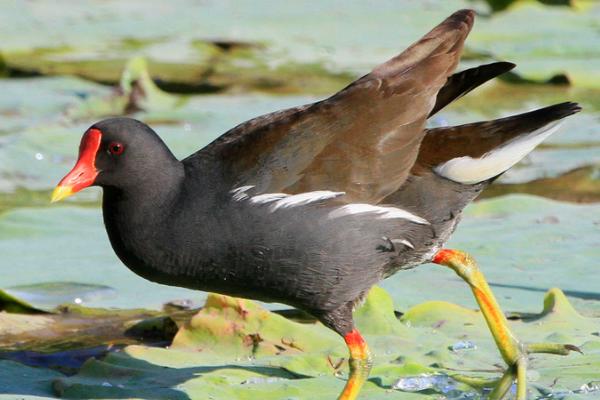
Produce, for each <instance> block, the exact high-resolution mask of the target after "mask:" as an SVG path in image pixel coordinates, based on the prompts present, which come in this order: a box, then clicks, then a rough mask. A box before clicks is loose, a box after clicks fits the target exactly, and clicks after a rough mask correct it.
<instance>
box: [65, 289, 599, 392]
mask: <svg viewBox="0 0 600 400" xmlns="http://www.w3.org/2000/svg"><path fill="white" fill-rule="evenodd" d="M391 305H392V303H391V299H390V298H389V297H388V296H387V295H386V294H385V292H383V291H382V290H381V289H377V288H376V289H374V290H373V291H372V292H371V293H370V295H369V297H368V299H367V301H366V304H365V305H364V306H363V308H362V309H359V311H358V312H357V315H356V320H357V325H358V327H359V329H362V330H363V331H364V332H367V333H366V338H367V341H368V342H369V343H370V347H371V349H372V351H373V353H374V357H375V367H374V368H373V371H372V373H371V378H370V381H369V383H368V384H367V385H366V387H365V391H364V394H363V396H365V398H375V399H379V398H403V399H404V398H413V396H414V397H415V398H420V399H427V398H432V399H433V398H438V397H439V394H438V393H435V392H434V393H427V392H423V393H411V394H408V393H404V392H399V391H394V390H392V391H390V388H391V385H392V383H393V382H395V381H396V380H397V379H398V378H400V377H403V376H404V377H407V376H419V375H422V374H426V373H438V374H446V375H449V376H455V377H456V379H461V378H460V376H459V375H457V373H456V371H457V370H460V371H461V372H460V375H467V376H468V375H471V376H476V377H486V378H491V377H494V376H498V375H499V374H500V372H499V371H493V372H491V371H490V367H492V366H493V365H494V364H495V363H498V361H499V355H498V354H497V351H496V350H495V348H494V344H493V342H492V340H491V338H490V337H489V334H488V333H487V328H486V325H485V322H484V321H483V318H482V316H481V313H480V312H476V311H472V310H469V309H464V308H462V307H459V306H456V305H453V304H449V303H445V302H431V303H425V304H421V305H419V306H416V307H414V308H413V309H411V310H408V312H407V313H406V314H405V315H404V316H403V317H402V319H401V320H400V321H399V320H398V319H397V318H396V317H395V314H394V310H393V307H391ZM511 325H512V328H513V329H514V330H515V332H516V334H517V336H518V337H520V338H522V339H524V340H526V341H542V340H546V341H548V340H552V338H553V337H556V338H560V339H561V340H563V339H566V340H569V341H570V342H573V343H576V344H584V347H586V350H587V351H586V353H585V355H578V354H577V355H573V356H569V357H565V358H557V357H556V356H547V355H539V356H538V355H536V357H535V358H534V359H533V360H532V361H531V365H530V371H531V372H530V376H531V377H533V379H534V381H533V383H534V385H535V387H536V388H538V390H543V389H546V390H551V389H550V386H551V385H552V384H553V382H554V380H555V379H556V378H558V382H560V383H561V384H560V388H561V389H570V390H573V389H577V388H579V386H581V384H583V383H585V382H583V381H582V380H585V379H590V375H591V374H593V373H590V374H586V372H585V371H591V370H593V369H594V368H598V367H600V341H599V340H598V339H597V337H595V336H594V335H593V332H595V331H596V330H597V329H598V328H599V326H600V323H599V321H598V320H597V319H589V318H584V317H582V316H580V315H579V314H577V312H576V311H575V310H574V309H573V308H572V306H570V304H569V303H568V301H567V300H566V298H565V297H564V295H563V294H562V293H561V292H560V291H559V290H553V291H550V292H549V293H548V294H547V295H546V299H545V307H544V310H543V311H542V312H541V313H540V314H537V315H533V316H530V317H529V318H528V319H522V320H519V321H511ZM249 336H252V337H250V338H249ZM465 339H468V340H471V341H474V342H476V343H477V345H478V347H477V350H475V351H472V352H466V353H456V352H453V351H451V350H449V349H448V347H449V345H451V344H452V343H455V342H456V341H458V340H465ZM290 343H294V346H290ZM345 356H346V354H345V351H344V346H343V342H342V340H341V338H339V337H337V336H336V335H334V334H332V333H331V332H330V331H329V330H328V329H326V328H325V327H323V326H322V325H320V324H309V325H306V324H299V323H296V322H291V321H289V320H286V319H284V318H282V317H280V316H278V315H276V314H273V313H271V312H269V311H267V310H264V309H261V308H260V307H259V306H258V305H256V304H253V303H252V302H249V301H244V300H239V299H234V298H228V297H225V296H221V295H211V296H209V298H208V300H207V305H206V307H205V308H204V309H203V310H202V311H200V313H199V314H197V315H196V316H195V317H194V318H193V319H192V320H191V321H190V323H189V325H188V326H186V327H184V328H182V329H181V331H180V332H179V334H178V335H177V336H176V338H175V340H174V343H173V346H172V347H171V348H169V349H157V348H148V347H144V346H130V347H127V348H126V349H124V350H123V352H122V353H113V354H110V355H109V356H107V357H106V358H105V359H104V360H103V361H98V360H90V361H89V362H88V363H86V364H85V365H84V366H83V368H82V369H81V371H80V372H79V373H78V374H77V375H75V376H73V377H69V378H66V377H65V378H59V379H57V380H56V381H55V383H54V389H55V390H56V391H57V393H58V394H60V395H61V396H63V397H68V398H74V397H75V398H81V397H89V396H91V395H94V396H105V397H114V396H120V397H123V396H124V397H127V396H133V395H134V393H135V395H136V396H142V397H144V396H151V398H158V397H161V396H162V397H168V398H182V399H195V398H205V397H203V396H212V397H213V398H231V399H246V398H253V397H252V396H257V395H258V394H259V393H260V395H261V396H263V397H261V398H265V399H270V398H281V397H282V396H284V397H288V398H289V396H292V397H296V396H297V397H299V398H332V397H335V395H336V394H337V393H338V392H339V390H340V389H341V387H342V385H343V381H342V380H340V379H339V378H336V377H335V373H336V369H335V366H334V365H333V364H332V361H331V360H332V359H333V360H334V362H335V360H338V359H340V357H342V358H343V357H345ZM341 365H342V367H341V372H342V373H345V372H346V368H347V365H346V364H345V363H343V364H341ZM553 365H557V367H553ZM567 367H568V368H569V369H570V370H571V371H572V373H570V374H568V375H565V374H564V373H562V372H561V370H563V369H564V368H567ZM484 371H485V372H484ZM577 371H581V372H577ZM554 384H556V382H554ZM459 387H460V389H461V390H467V391H471V392H474V389H468V387H467V386H464V384H461V386H459Z"/></svg>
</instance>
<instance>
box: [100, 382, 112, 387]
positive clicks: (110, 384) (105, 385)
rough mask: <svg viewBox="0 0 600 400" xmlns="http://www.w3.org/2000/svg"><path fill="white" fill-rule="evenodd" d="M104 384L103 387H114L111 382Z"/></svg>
mask: <svg viewBox="0 0 600 400" xmlns="http://www.w3.org/2000/svg"><path fill="white" fill-rule="evenodd" d="M102 386H103V387H112V383H109V382H102Z"/></svg>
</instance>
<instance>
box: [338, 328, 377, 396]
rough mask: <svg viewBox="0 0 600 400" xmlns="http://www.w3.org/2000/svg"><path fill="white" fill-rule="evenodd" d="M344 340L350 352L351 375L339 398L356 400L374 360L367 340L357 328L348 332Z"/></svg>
mask: <svg viewBox="0 0 600 400" xmlns="http://www.w3.org/2000/svg"><path fill="white" fill-rule="evenodd" d="M344 340H345V341H346V345H347V346H348V350H349V352H350V358H349V360H348V364H349V366H350V375H349V376H348V381H347V382H346V386H344V390H343V391H342V393H341V394H340V395H339V397H338V400H354V399H356V398H357V397H358V393H360V389H361V388H362V386H363V385H364V383H365V382H366V380H367V378H368V377H369V372H370V371H371V366H372V360H371V354H370V352H369V347H368V346H367V342H365V340H364V339H363V337H362V336H361V334H360V332H358V330H357V329H353V330H352V331H350V333H348V334H346V335H345V336H344Z"/></svg>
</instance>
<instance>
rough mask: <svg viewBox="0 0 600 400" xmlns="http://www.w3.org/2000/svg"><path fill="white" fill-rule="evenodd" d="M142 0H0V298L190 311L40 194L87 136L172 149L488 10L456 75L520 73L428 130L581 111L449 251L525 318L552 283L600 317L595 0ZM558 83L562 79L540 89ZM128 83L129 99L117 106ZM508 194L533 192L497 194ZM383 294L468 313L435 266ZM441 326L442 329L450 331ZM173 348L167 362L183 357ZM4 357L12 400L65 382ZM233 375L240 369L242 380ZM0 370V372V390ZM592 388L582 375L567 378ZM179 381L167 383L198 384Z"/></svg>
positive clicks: (325, 87)
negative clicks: (556, 110)
mask: <svg viewBox="0 0 600 400" xmlns="http://www.w3.org/2000/svg"><path fill="white" fill-rule="evenodd" d="M149 3H150V2H146V1H142V0H135V1H128V2H119V1H100V0H85V1H80V2H69V3H66V2H64V3H60V2H59V3H56V2H55V1H49V0H38V1H32V2H4V3H2V4H0V37H2V38H3V39H2V43H0V76H1V78H0V255H1V256H0V288H1V289H5V290H6V292H7V293H9V294H11V295H13V296H15V297H18V298H21V299H24V300H26V301H28V302H29V303H30V304H32V305H34V306H36V307H38V308H41V309H45V310H50V309H53V308H54V307H55V306H57V305H59V304H64V303H71V304H79V305H81V304H83V305H85V306H90V307H114V308H119V309H125V308H126V309H131V308H145V309H152V310H160V309H161V308H162V307H163V304H165V303H167V302H170V301H174V300H186V302H185V304H191V305H192V306H201V305H202V304H204V301H205V300H206V297H207V294H206V293H200V292H194V291H190V290H185V289H180V288H174V287H168V286H162V285H157V284H153V283H151V282H148V281H145V280H144V279H142V278H140V277H138V276H136V275H135V274H133V273H132V272H130V271H129V270H128V269H127V268H125V267H124V266H123V265H122V264H121V263H120V261H119V260H118V259H117V258H116V256H115V255H114V253H113V251H112V249H111V248H110V244H109V243H108V239H107V237H106V233H105V231H104V227H103V224H102V216H101V209H100V207H99V206H100V203H99V193H100V192H99V191H98V190H93V189H92V190H86V191H84V192H82V193H79V194H77V195H76V196H75V197H73V198H72V199H70V200H69V201H67V202H65V203H63V204H59V205H50V204H49V195H50V191H51V190H52V188H53V187H54V186H55V185H56V183H57V182H58V181H59V180H60V178H61V177H62V176H63V175H64V174H65V173H66V172H67V171H68V170H69V169H70V168H71V166H72V165H73V163H74V161H75V159H76V156H77V146H78V143H79V140H80V138H81V135H82V133H83V132H84V131H85V130H86V129H87V127H88V126H90V125H91V124H92V123H94V122H96V121H97V120H99V119H101V118H105V117H107V116H110V115H121V114H124V113H126V112H127V113H129V114H130V115H131V116H133V117H135V118H138V119H141V120H143V121H145V122H147V123H149V124H150V125H152V127H153V128H154V129H155V130H156V131H157V132H158V133H159V134H160V135H161V137H162V138H163V139H164V141H165V142H166V143H167V144H168V146H169V147H170V148H171V149H172V150H173V152H174V153H175V154H176V155H177V156H178V157H181V158H183V157H185V156H187V155H188V154H190V153H192V152H194V151H196V150H197V149H199V148H201V147H202V146H204V145H206V144H207V143H209V142H210V141H212V140H213V139H214V138H216V137H218V136H219V135H220V134H221V133H223V132H224V131H226V130H227V129H229V128H231V127H233V126H235V125H236V124H238V123H240V122H243V121H245V120H247V119H249V118H252V117H254V116H257V115H260V114H264V113H267V112H271V111H274V110H278V109H282V108H286V107H290V106H293V105H298V104H305V103H308V102H313V101H316V100H319V99H322V98H324V97H326V96H327V95H328V94H330V93H333V92H335V91H336V90H338V89H340V88H342V87H344V86H345V85H346V84H347V83H348V82H350V81H351V80H352V79H353V78H355V77H358V76H360V75H362V74H364V73H366V72H367V71H368V70H369V69H370V68H372V67H373V66H374V65H376V64H377V63H379V62H382V61H384V60H385V59H387V58H389V57H391V56H393V55H395V54H396V53H398V52H399V51H400V50H402V49H403V48H404V47H406V46H407V45H408V44H410V43H411V42H412V41H413V40H415V39H417V38H418V37H419V36H421V35H422V34H423V33H425V32H426V31H427V30H428V29H429V28H430V27H432V26H433V25H435V24H436V23H437V22H438V21H440V20H442V19H443V18H444V17H445V16H447V15H448V14H450V13H451V12H453V11H454V10H455V9H457V8H460V7H475V8H476V9H477V10H479V11H480V12H481V14H486V15H482V16H479V17H478V19H477V21H476V25H475V27H474V29H473V32H472V34H471V35H470V37H469V39H468V41H467V45H466V51H465V57H464V59H463V62H462V64H461V67H460V68H461V69H462V68H466V67H470V66H473V65H476V64H483V63H487V62H491V61H493V60H507V61H512V62H515V63H516V64H517V65H518V66H517V68H516V69H515V70H514V72H515V74H516V75H513V76H511V77H510V79H503V80H496V81H495V82H491V83H490V84H487V85H485V86H484V87H482V88H480V89H478V90H477V91H475V92H473V93H470V94H469V95H468V96H466V97H465V98H463V99H461V100H460V101H458V102H456V103H455V104H453V105H451V106H450V107H448V108H447V109H445V110H444V111H442V112H440V113H439V114H438V115H436V116H435V117H434V118H433V119H432V120H431V121H430V124H431V125H432V126H440V125H456V124H461V123H466V122H472V121H479V120H483V119H492V118H497V117H502V116H506V115H509V114H514V113H519V112H524V111H529V110H531V109H534V108H538V107H542V106H546V105H551V104H554V103H559V102H563V101H576V102H579V103H580V104H581V106H582V107H583V111H582V112H581V113H579V114H577V115H576V116H574V117H571V118H568V119H567V120H566V121H565V122H564V124H563V126H562V128H561V129H560V131H559V132H558V133H557V134H555V135H553V136H552V137H551V138H549V139H548V140H547V141H546V142H545V143H544V144H543V145H542V146H540V147H539V148H538V149H536V150H535V151H534V152H533V153H531V154H530V155H529V156H528V157H526V159H524V160H523V161H522V162H521V163H519V164H518V165H517V166H515V167H514V168H513V169H511V170H510V171H509V172H508V173H506V174H505V175H504V176H502V177H501V178H500V179H499V183H500V184H502V186H501V187H502V193H509V194H508V195H506V196H501V197H494V198H492V199H485V200H481V201H479V202H476V203H474V204H473V205H471V206H470V207H469V208H468V209H467V211H466V214H465V217H464V220H463V222H462V224H461V225H460V226H459V228H458V230H457V231H456V234H455V235H454V237H453V239H452V241H451V243H450V246H451V247H456V248H459V249H462V250H465V251H468V252H470V253H472V254H473V255H474V256H475V258H476V259H477V260H478V261H479V263H480V265H481V267H482V269H483V270H484V272H485V273H486V275H487V277H488V279H489V280H490V283H491V286H492V288H493V290H494V291H495V292H496V294H497V297H498V299H499V301H500V303H501V304H502V306H503V307H504V308H505V310H507V311H515V312H520V313H536V312H540V310H541V305H542V299H543V296H544V293H545V292H546V291H547V290H548V289H550V288H553V287H558V288H561V289H562V290H563V291H564V293H565V294H566V296H567V298H568V300H569V301H570V303H571V304H572V305H573V306H574V307H575V309H576V310H577V311H578V312H579V313H580V314H581V315H584V316H586V317H594V318H598V317H600V273H599V265H598V259H599V257H600V203H599V202H598V201H600V23H599V22H598V21H600V4H598V3H596V2H586V1H581V2H576V3H577V4H578V8H577V9H571V8H568V7H546V6H541V5H539V4H535V2H521V3H524V4H520V5H516V6H514V7H512V8H510V9H509V10H508V11H505V12H502V13H498V14H494V15H488V14H489V13H488V11H487V6H486V5H485V2H483V1H466V0H459V1H455V2H447V1H442V0H427V1H420V2H416V1H408V0H406V1H380V2H376V3H374V4H373V5H369V6H366V3H364V2H359V1H344V2H338V1H330V2H321V3H319V5H317V4H316V3H306V2H276V1H266V0H263V1H259V2H236V3H233V2H222V1H203V2H197V1H193V0H176V1H172V2H168V4H167V3H165V2H163V3H164V4H161V5H159V4H158V2H153V3H152V4H149ZM525 3H526V4H525ZM133 57H143V58H142V59H140V58H138V59H134V61H130V60H131V59H132V58H133ZM144 60H145V61H144ZM127 63H129V64H127ZM127 65H129V66H127ZM124 70H125V71H126V72H125V75H123V79H121V77H122V74H123V71H124ZM557 75H561V76H563V75H564V76H563V78H564V77H566V79H567V80H568V81H569V84H562V85H553V84H547V83H546V81H547V80H549V79H551V78H553V77H556V76H557ZM149 76H151V77H152V78H153V79H154V83H153V82H152V81H151V80H150V78H149ZM133 82H137V83H135V84H140V85H143V87H144V88H145V90H146V96H145V97H144V98H143V99H141V100H139V99H138V103H135V104H133V106H135V107H133V108H132V104H131V101H132V100H131V97H130V96H129V95H130V90H131V85H132V84H133ZM119 85H120V86H119ZM582 167H586V168H588V169H586V170H585V171H588V172H586V174H587V175H586V176H585V179H584V180H583V181H581V180H578V181H576V182H575V181H572V182H571V181H569V180H567V181H566V183H564V185H565V186H563V187H565V188H567V189H566V191H568V192H572V196H570V197H569V196H566V197H561V199H563V200H564V199H565V198H566V199H567V200H569V199H576V198H578V197H577V193H580V192H581V191H584V190H585V193H586V197H585V198H586V199H587V200H586V204H580V203H576V202H569V201H555V200H553V198H556V196H555V195H553V194H552V193H551V192H550V191H549V190H547V191H546V190H544V185H546V183H545V182H553V179H555V178H557V179H558V178H560V177H561V176H565V174H567V173H568V172H569V171H572V170H574V169H576V168H582ZM567 176H570V175H567ZM543 178H546V179H549V181H539V180H540V179H543ZM536 182H537V183H536ZM539 182H542V183H541V185H542V188H541V189H540V183H539ZM561 182H562V181H561ZM561 184H563V183H561ZM536 185H537V186H536ZM547 185H548V187H550V185H551V184H547ZM498 187H500V186H498ZM517 188H518V189H517ZM531 188H535V190H533V189H531ZM529 189H531V190H529ZM516 191H519V192H521V193H536V194H538V195H541V196H532V195H524V194H510V193H511V192H516ZM563 191H565V190H563ZM494 193H496V192H494ZM382 286H383V288H385V289H386V290H387V292H388V293H389V294H390V296H391V299H392V300H393V307H394V308H395V309H396V310H399V311H402V312H406V311H408V310H409V309H411V307H415V306H418V305H419V304H422V303H423V302H426V301H428V300H444V301H448V302H451V303H455V304H458V305H461V306H464V307H468V308H474V307H475V303H474V301H473V300H472V298H471V293H470V291H469V290H468V288H467V287H466V285H465V284H464V282H462V281H460V280H459V279H458V278H456V277H455V276H454V275H453V274H452V273H451V272H449V271H447V270H445V269H442V268H439V267H436V266H433V265H426V266H422V267H420V268H417V269H415V270H411V271H406V272H401V273H398V274H396V275H395V276H393V277H392V278H390V279H388V280H386V281H385V282H384V283H383V284H382ZM188 300H189V301H188ZM266 307H267V308H268V309H281V308H287V306H284V305H278V304H270V305H266ZM590 321H593V322H590V324H594V323H595V324H596V325H597V326H598V323H597V321H598V320H597V319H592V318H590ZM394 329H395V328H394ZM0 331H1V330H0ZM597 331H599V332H600V326H598V329H597ZM453 334H454V333H449V336H448V337H449V338H452V340H454V339H456V340H457V341H458V340H459V339H460V338H459V337H458V336H453ZM0 336H1V335H0ZM542 339H544V338H543V337H541V338H540V340H542ZM589 339H590V340H591V339H593V338H591V337H590V338H589ZM374 340H382V341H383V340H384V339H377V338H375V339H374ZM448 340H450V339H448ZM558 340H560V339H558ZM430 344H431V343H430ZM486 350H488V349H486ZM489 350H490V352H493V349H492V348H490V349H489ZM481 351H483V350H481ZM594 351H596V350H593V351H592V353H593V352H594ZM130 353H131V354H133V353H135V349H133V350H131V351H130ZM180 356H181V355H180ZM132 357H134V358H135V357H137V356H132ZM152 357H153V355H148V354H146V353H144V354H143V356H140V357H139V358H140V359H145V360H150V359H152ZM181 357H183V358H181V359H178V360H179V361H181V362H180V364H178V365H179V367H181V365H185V364H186V363H191V364H193V363H194V362H193V361H189V360H187V359H185V357H184V356H181ZM184 359H185V360H184ZM182 360H183V361H182ZM186 360H187V361H186ZM419 360H420V361H419V362H423V360H422V359H419ZM138 361H139V360H138ZM110 362H113V364H114V365H120V363H123V362H125V361H124V360H123V359H119V360H116V361H115V360H112V361H110ZM110 362H109V363H110ZM136 362H137V361H136ZM590 362H591V361H590ZM593 362H597V360H595V359H594V361H593ZM11 363H12V362H11ZM125 363H126V362H125ZM7 365H8V364H7ZM161 365H162V364H161ZM9 366H10V368H13V369H10V368H8V367H7V368H8V369H6V371H9V370H10V371H14V374H24V376H28V375H27V374H31V375H30V376H32V377H33V376H35V379H36V382H38V383H36V385H38V386H39V387H40V388H41V389H40V390H39V391H38V392H36V390H37V389H35V388H37V387H38V386H35V385H34V386H32V388H33V389H32V391H30V392H26V391H25V392H23V395H35V394H39V395H41V396H49V393H50V392H49V391H48V386H47V384H45V383H44V382H46V381H51V380H52V379H55V378H56V377H62V374H61V373H60V372H56V371H54V370H33V371H30V370H25V369H24V368H25V367H22V366H20V364H18V365H17V364H15V365H13V364H10V365H9ZM97 367H98V366H97V365H95V366H91V367H90V369H88V370H87V372H85V373H90V374H92V375H93V374H94V373H95V372H94V371H95V370H94V368H97ZM280 371H281V370H280ZM298 371H299V370H298ZM85 373H84V375H83V377H82V378H81V379H84V380H85V376H86V375H85ZM230 373H232V372H231V371H230ZM253 373H254V372H253ZM233 375H235V374H233ZM267 375H268V374H267ZM275 375H277V374H275ZM542 375H543V376H544V377H546V376H550V375H544V374H542ZM6 376H8V377H9V378H7V379H8V380H10V376H11V375H10V373H8V375H5V378H6ZM257 376H262V375H260V374H258V375H257ZM269 376H271V375H269ZM381 376H387V375H385V374H383V375H381ZM390 376H391V375H390ZM250 378H252V379H255V378H256V376H254V375H252V374H251V375H249V376H246V375H244V379H250ZM279 378H281V379H288V378H290V377H289V376H288V375H285V376H283V375H282V376H279ZM588 378H589V379H588ZM3 379H4V378H2V374H1V373H0V386H1V385H2V382H5V381H3ZM32 379H34V378H32ZM177 379H179V378H177ZM177 379H175V378H174V380H173V381H169V382H171V383H173V382H175V381H177ZM182 379H183V378H182ZM318 379H320V378H318ZM318 379H315V380H314V381H315V382H317V381H318ZM382 379H383V378H382ZM386 379H387V378H386ZM390 379H391V378H390ZM544 379H545V378H544ZM586 379H587V380H586ZM599 379H600V378H599ZM590 380H591V378H590V377H589V376H582V377H581V384H584V383H587V382H588V381H590ZM75 381H76V380H75ZM75 381H73V382H75ZM40 382H42V383H40ZM73 382H66V383H64V384H65V385H66V386H65V388H67V389H65V390H67V391H68V390H73V389H72V385H73V384H74V383H73ZM190 382H191V381H190ZM251 382H255V381H252V380H251ZM259 382H260V384H261V385H265V384H266V383H265V382H262V381H260V380H259ZM46 383H47V382H46ZM101 384H102V382H100V385H101ZM268 384H272V385H275V386H278V387H280V386H281V385H282V383H281V382H279V381H272V382H268ZM286 384H287V383H286ZM313 384H314V383H313ZM313 384H311V386H310V387H311V388H313V386H312V385H313ZM389 384H390V385H391V384H392V382H390V383H389ZM69 385H71V386H69ZM187 385H188V386H185V385H184V386H185V387H186V388H184V389H182V391H184V392H186V393H187V391H188V390H189V391H190V392H191V391H193V390H195V389H189V387H193V386H194V385H193V384H189V382H188V384H187ZM198 385H200V384H198ZM259 386H260V385H259ZM292 386H294V385H292ZM317 386H318V382H317ZM198 387H200V386H198ZM569 388H570V389H573V387H572V386H569ZM34 389H35V390H34ZM313 389H314V388H313ZM278 390H280V389H278ZM373 390H374V389H373ZM10 393H13V394H14V393H19V392H18V391H15V392H10ZM73 393H75V392H73ZM107 393H108V392H107ZM236 393H237V392H236ZM372 393H373V396H376V395H378V394H377V393H379V392H378V391H377V390H374V391H373V392H372ZM171 394H172V393H171ZM572 394H573V393H572ZM580 394H581V393H579V394H578V393H575V395H577V396H579V395H580ZM10 395H11V394H7V396H10ZM168 395H169V393H167V396H168ZM3 396H4V395H3V392H2V390H0V398H5V397H3ZM217 397H218V396H217ZM6 398H9V397H6ZM373 398H375V397H373ZM411 398H412V397H411ZM415 398H421V397H415ZM423 398H424V397H423ZM578 398H579V397H578Z"/></svg>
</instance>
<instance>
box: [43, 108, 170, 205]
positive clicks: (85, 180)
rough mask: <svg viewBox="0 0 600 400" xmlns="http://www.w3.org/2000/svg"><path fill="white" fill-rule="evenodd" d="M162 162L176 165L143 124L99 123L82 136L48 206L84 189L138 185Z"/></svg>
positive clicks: (126, 121) (124, 121) (131, 121)
mask: <svg viewBox="0 0 600 400" xmlns="http://www.w3.org/2000/svg"><path fill="white" fill-rule="evenodd" d="M163 159H167V160H168V161H172V160H175V161H176V159H175V158H174V156H173V155H172V154H171V152H170V151H169V149H168V148H167V147H166V145H165V144H164V143H163V142H162V140H161V139H160V138H159V137H158V135H157V134H156V133H155V132H154V131H153V130H152V129H151V128H150V127H149V126H147V125H146V124H144V123H142V122H140V121H137V120H135V119H131V118H110V119H106V120H103V121H100V122H98V123H96V124H94V125H92V126H91V127H90V128H89V129H88V130H87V131H86V132H85V133H84V134H83V137H82V138H81V144H80V145H79V157H78V159H77V163H76V164H75V166H74V167H73V169H72V170H71V171H70V172H69V173H68V174H67V175H66V176H65V177H64V178H63V179H62V180H61V181H60V182H59V184H58V185H57V186H56V188H55V189H54V192H53V193H52V202H55V201H60V200H62V199H64V198H66V197H69V196H71V195H72V194H74V193H77V192H78V191H80V190H82V189H84V188H86V187H88V186H102V187H116V188H123V187H126V186H127V185H132V183H134V182H138V183H139V182H141V181H143V180H145V179H146V178H149V176H148V175H150V174H155V173H156V171H154V169H156V168H154V166H156V165H157V164H158V165H160V164H161V161H163ZM165 166H166V165H165Z"/></svg>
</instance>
